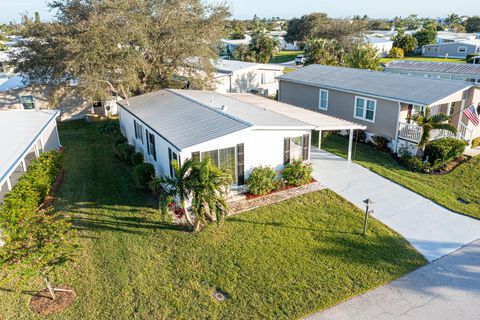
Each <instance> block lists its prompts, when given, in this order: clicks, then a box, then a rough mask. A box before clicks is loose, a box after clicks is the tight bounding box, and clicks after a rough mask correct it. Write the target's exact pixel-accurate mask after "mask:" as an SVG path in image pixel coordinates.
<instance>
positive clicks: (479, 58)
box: [472, 56, 480, 64]
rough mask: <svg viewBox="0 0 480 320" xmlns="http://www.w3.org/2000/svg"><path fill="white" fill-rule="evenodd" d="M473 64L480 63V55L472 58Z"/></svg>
mask: <svg viewBox="0 0 480 320" xmlns="http://www.w3.org/2000/svg"><path fill="white" fill-rule="evenodd" d="M472 64H480V56H477V57H473V58H472Z"/></svg>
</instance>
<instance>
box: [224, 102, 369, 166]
mask: <svg viewBox="0 0 480 320" xmlns="http://www.w3.org/2000/svg"><path fill="white" fill-rule="evenodd" d="M230 95H231V96H232V97H233V98H236V99H238V100H241V101H244V102H247V103H250V104H253V105H255V106H258V107H261V108H263V109H265V110H270V111H273V112H276V113H280V114H282V115H285V116H287V117H290V118H294V119H297V120H300V121H303V122H305V123H308V124H310V125H312V126H314V127H315V130H317V131H319V132H320V136H319V139H318V146H317V147H318V148H319V149H320V148H321V143H322V139H321V137H322V131H347V132H348V135H349V139H348V157H347V159H348V161H352V149H353V136H354V133H353V132H354V130H365V129H366V128H367V127H366V126H364V125H361V124H358V123H355V122H351V121H347V120H343V119H340V118H336V117H332V116H329V115H326V114H323V113H320V112H316V111H312V110H309V109H305V108H300V107H296V106H292V105H290V104H287V103H283V102H278V101H275V100H272V99H267V98H264V97H260V96H256V95H253V94H242V93H233V94H230Z"/></svg>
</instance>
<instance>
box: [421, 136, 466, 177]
mask: <svg viewBox="0 0 480 320" xmlns="http://www.w3.org/2000/svg"><path fill="white" fill-rule="evenodd" d="M466 146H467V143H466V142H465V141H463V140H459V139H455V138H443V139H439V140H435V141H432V142H430V143H429V144H428V145H427V147H426V148H425V157H428V162H429V163H430V164H431V165H432V168H433V169H434V170H435V169H438V168H441V167H442V166H444V165H445V164H447V163H449V162H450V161H452V160H454V159H457V158H459V157H461V156H462V154H463V152H464V151H465V147H466Z"/></svg>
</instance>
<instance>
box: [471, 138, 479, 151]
mask: <svg viewBox="0 0 480 320" xmlns="http://www.w3.org/2000/svg"><path fill="white" fill-rule="evenodd" d="M478 146H480V137H478V138H475V139H473V140H472V148H476V147H478Z"/></svg>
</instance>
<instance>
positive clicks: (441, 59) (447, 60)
mask: <svg viewBox="0 0 480 320" xmlns="http://www.w3.org/2000/svg"><path fill="white" fill-rule="evenodd" d="M392 60H414V61H424V62H425V61H429V62H455V63H467V62H466V61H465V59H453V58H448V59H445V58H429V57H422V56H416V57H405V58H403V59H395V58H382V60H381V62H382V63H384V64H386V63H389V62H390V61H392Z"/></svg>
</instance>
